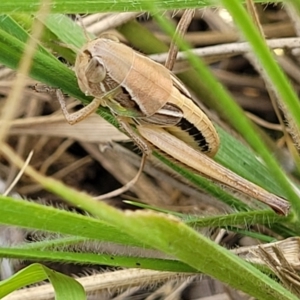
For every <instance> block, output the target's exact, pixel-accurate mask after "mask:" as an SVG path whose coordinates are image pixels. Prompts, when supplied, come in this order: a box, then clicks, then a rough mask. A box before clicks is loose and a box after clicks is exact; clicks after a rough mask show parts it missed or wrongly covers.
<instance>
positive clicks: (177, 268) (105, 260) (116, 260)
mask: <svg viewBox="0 0 300 300" xmlns="http://www.w3.org/2000/svg"><path fill="white" fill-rule="evenodd" d="M0 257H7V258H17V259H23V260H38V261H40V262H47V261H51V262H61V263H75V264H92V265H102V266H103V265H104V266H112V267H122V268H136V267H138V268H141V269H149V270H150V269H151V270H157V271H169V272H184V273H195V272H196V270H195V269H194V268H191V267H190V266H188V265H186V264H184V263H182V262H180V261H176V260H171V259H158V258H147V257H134V256H132V255H131V256H122V255H114V254H102V253H74V252H68V251H59V252H58V251H47V250H43V251H41V250H40V249H38V250H35V249H22V248H18V249H16V248H15V249H14V248H1V247H0Z"/></svg>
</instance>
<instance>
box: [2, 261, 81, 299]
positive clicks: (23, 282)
mask: <svg viewBox="0 0 300 300" xmlns="http://www.w3.org/2000/svg"><path fill="white" fill-rule="evenodd" d="M45 279H49V280H50V282H51V283H52V285H53V287H54V290H55V299H57V300H73V299H74V300H84V299H86V294H85V292H84V289H83V287H82V286H81V285H80V284H79V283H78V282H77V281H76V280H75V279H73V278H71V277H69V276H66V275H64V274H61V273H58V272H56V271H53V270H51V269H49V268H47V267H45V266H43V265H41V264H32V265H30V266H28V267H27V268H25V269H23V270H21V271H19V272H18V273H16V274H15V275H13V276H12V277H10V278H9V279H6V280H3V281H1V282H0V298H1V299H2V298H3V297H4V296H6V295H8V294H9V293H11V292H12V291H14V290H17V289H19V288H21V287H25V286H27V285H30V284H33V283H37V282H39V281H43V280H45Z"/></svg>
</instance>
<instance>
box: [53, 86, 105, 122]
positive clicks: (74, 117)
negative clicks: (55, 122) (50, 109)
mask: <svg viewBox="0 0 300 300" xmlns="http://www.w3.org/2000/svg"><path fill="white" fill-rule="evenodd" d="M56 96H57V99H58V101H59V103H60V106H61V109H62V112H63V114H64V116H65V118H66V120H67V122H68V123H69V124H71V125H73V124H76V123H78V122H80V121H82V120H83V119H85V118H86V117H88V116H89V115H90V114H92V113H93V112H95V111H96V110H97V108H98V107H99V106H100V105H101V102H102V99H101V98H94V99H93V101H92V102H91V103H89V104H88V105H86V106H84V107H83V108H81V109H80V110H78V111H76V112H74V113H71V114H70V113H69V112H68V110H67V106H66V101H65V98H64V95H63V93H62V91H61V90H59V89H57V90H56Z"/></svg>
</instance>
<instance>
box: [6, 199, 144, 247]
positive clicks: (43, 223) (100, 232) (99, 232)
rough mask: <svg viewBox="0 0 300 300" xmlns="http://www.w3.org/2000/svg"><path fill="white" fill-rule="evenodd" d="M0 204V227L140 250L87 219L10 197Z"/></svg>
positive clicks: (104, 225)
mask: <svg viewBox="0 0 300 300" xmlns="http://www.w3.org/2000/svg"><path fill="white" fill-rule="evenodd" d="M0 202H1V208H0V211H1V219H0V223H1V224H5V225H13V226H20V227H22V228H29V229H35V230H42V231H49V232H56V233H60V234H69V235H76V236H78V237H85V238H87V239H95V240H99V241H107V242H113V243H120V244H125V245H132V246H142V244H141V243H140V242H138V241H136V240H134V239H132V238H131V237H129V236H126V235H124V234H120V231H119V230H117V229H116V228H114V227H112V226H109V225H108V224H107V223H105V222H103V221H100V220H97V219H94V218H91V217H88V216H83V215H80V214H76V213H72V212H68V211H65V210H60V209H57V208H54V207H51V206H45V205H41V204H36V203H33V202H29V201H25V200H20V199H13V198H11V197H4V196H0Z"/></svg>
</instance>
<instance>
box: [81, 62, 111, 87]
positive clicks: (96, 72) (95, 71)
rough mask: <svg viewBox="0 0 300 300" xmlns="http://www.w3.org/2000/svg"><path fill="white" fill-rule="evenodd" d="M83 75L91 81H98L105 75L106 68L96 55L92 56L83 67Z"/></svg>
mask: <svg viewBox="0 0 300 300" xmlns="http://www.w3.org/2000/svg"><path fill="white" fill-rule="evenodd" d="M85 76H86V78H88V80H89V81H90V82H92V83H99V82H102V81H103V80H104V78H105V77H106V69H105V67H104V66H103V64H102V61H100V59H99V58H98V57H92V58H91V59H90V61H89V62H88V65H87V67H86V69H85Z"/></svg>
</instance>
